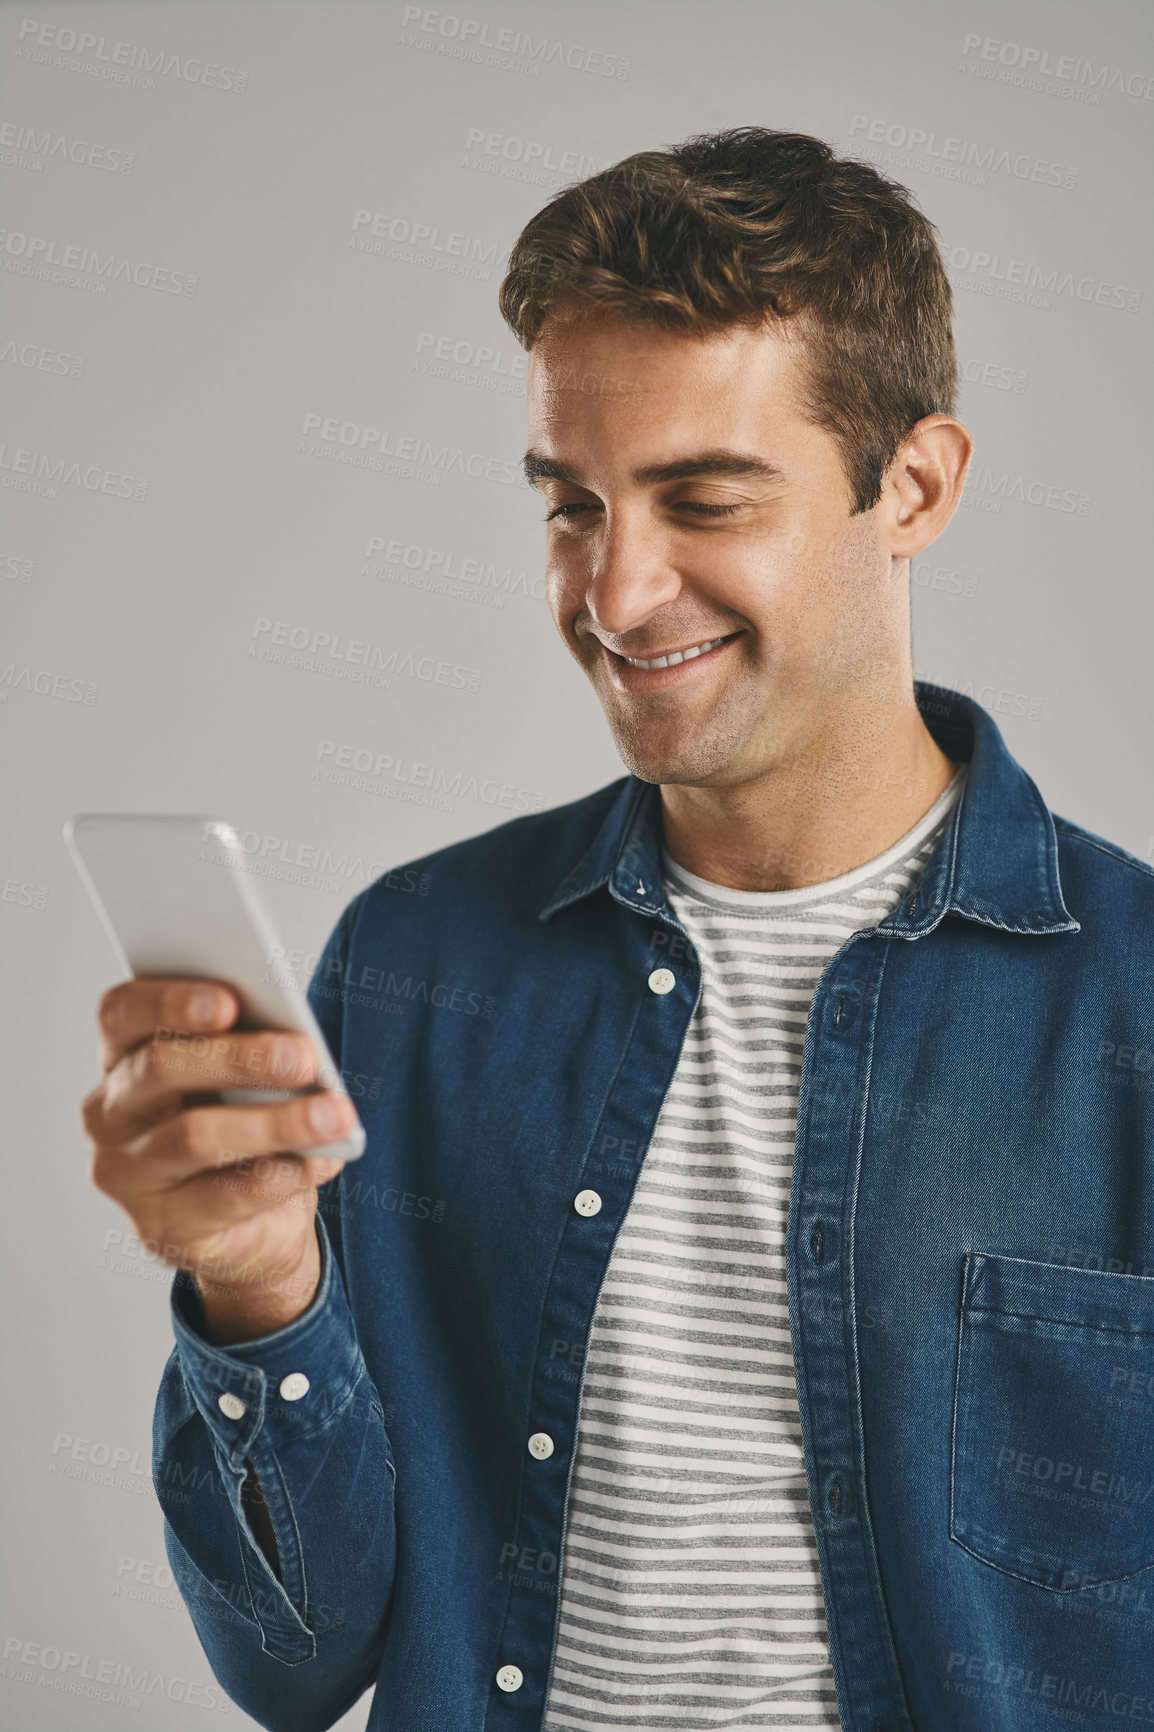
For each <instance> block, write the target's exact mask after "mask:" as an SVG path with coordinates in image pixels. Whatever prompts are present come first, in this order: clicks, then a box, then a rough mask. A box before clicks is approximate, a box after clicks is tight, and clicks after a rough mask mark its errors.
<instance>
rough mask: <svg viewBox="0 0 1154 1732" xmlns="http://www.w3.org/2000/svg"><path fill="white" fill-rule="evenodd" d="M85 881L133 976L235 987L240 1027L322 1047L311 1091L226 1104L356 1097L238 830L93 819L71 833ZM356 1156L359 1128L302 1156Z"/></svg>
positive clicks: (73, 823) (255, 1092) (203, 823)
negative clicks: (330, 1092) (325, 1093)
mask: <svg viewBox="0 0 1154 1732" xmlns="http://www.w3.org/2000/svg"><path fill="white" fill-rule="evenodd" d="M64 840H65V841H66V842H67V844H68V847H69V851H70V852H71V854H72V858H73V860H74V861H75V862H76V866H77V869H78V870H79V872H80V876H81V877H82V878H83V880H84V882H85V884H86V885H87V886H88V889H89V892H90V894H91V896H92V900H93V901H94V902H95V904H96V909H97V912H98V914H99V915H100V918H101V920H102V922H103V924H104V929H105V931H106V932H107V933H108V936H109V938H110V939H111V941H112V946H113V949H114V950H115V951H116V954H117V956H118V958H119V960H120V962H121V965H122V966H123V968H124V970H125V972H126V973H128V974H134V975H149V974H166V975H176V976H188V977H189V978H196V979H200V980H223V981H226V982H227V984H228V985H229V986H231V987H232V988H233V989H234V991H235V992H236V993H237V995H238V997H239V999H240V1004H241V1010H240V1016H239V1017H238V1018H237V1021H236V1023H235V1025H234V1026H235V1027H237V1028H241V1029H245V1028H254V1029H255V1028H277V1029H295V1030H297V1031H299V1032H300V1033H302V1034H307V1035H308V1036H309V1038H310V1040H312V1042H313V1043H314V1045H315V1046H316V1049H317V1053H318V1055H319V1058H320V1063H321V1069H320V1074H319V1078H318V1081H317V1082H316V1083H315V1084H313V1085H311V1087H310V1089H308V1090H305V1091H301V1090H299V1089H262V1088H253V1089H248V1088H238V1089H222V1090H220V1091H218V1098H219V1099H220V1100H221V1101H223V1102H225V1104H227V1105H243V1104H247V1103H249V1102H257V1101H278V1100H289V1099H291V1098H292V1096H293V1095H294V1094H299V1093H301V1092H306V1093H308V1092H313V1091H314V1090H315V1089H317V1088H327V1089H334V1090H336V1091H337V1092H338V1093H341V1094H347V1093H348V1090H347V1089H346V1088H345V1085H344V1083H343V1081H342V1080H341V1074H340V1071H339V1070H338V1069H337V1066H336V1065H335V1064H334V1062H333V1057H332V1054H331V1053H330V1052H329V1049H328V1047H327V1045H326V1043H325V1037H324V1035H323V1034H322V1033H321V1030H320V1026H319V1024H318V1023H317V1019H316V1017H315V1016H314V1015H313V1013H312V1009H311V1007H310V1005H309V1002H308V999H307V998H306V997H305V993H304V990H303V987H302V985H301V983H300V982H299V981H298V980H297V979H296V978H295V977H294V976H293V975H292V973H291V972H290V971H289V970H288V969H287V968H286V967H285V966H284V961H285V950H284V947H283V945H282V944H281V943H280V940H279V938H278V936H277V932H276V928H275V927H274V925H273V922H272V920H271V918H270V917H269V914H268V910H267V909H266V908H265V906H264V903H263V902H262V901H261V898H260V896H259V894H258V893H257V887H256V885H255V883H254V882H253V879H252V876H251V874H250V873H249V871H248V869H247V863H246V860H245V855H244V850H243V849H242V848H241V846H240V840H239V838H238V836H237V833H236V831H235V830H234V829H233V827H232V825H231V824H226V823H223V822H222V821H221V820H220V819H217V818H204V817H198V816H194V815H187V816H186V815H184V814H170V813H156V814H154V813H135V812H82V813H80V814H79V815H78V816H77V817H75V818H70V819H69V821H68V823H67V824H66V825H65V826H64ZM299 1152H300V1153H301V1154H305V1155H325V1156H330V1157H332V1158H334V1159H338V1160H345V1161H352V1160H356V1159H357V1157H358V1156H359V1155H363V1154H364V1152H365V1132H364V1128H363V1127H362V1126H361V1125H360V1124H359V1123H358V1124H356V1125H355V1126H354V1127H353V1129H352V1130H351V1131H350V1132H349V1134H348V1136H347V1137H345V1138H343V1139H342V1140H341V1141H340V1142H338V1143H323V1144H320V1145H318V1146H317V1147H315V1148H309V1149H302V1150H300V1151H299Z"/></svg>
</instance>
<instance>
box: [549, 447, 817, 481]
mask: <svg viewBox="0 0 1154 1732" xmlns="http://www.w3.org/2000/svg"><path fill="white" fill-rule="evenodd" d="M523 466H524V470H525V478H526V480H528V481H529V482H531V483H534V484H535V483H536V482H538V481H560V482H564V483H568V484H569V485H570V486H572V487H581V486H583V485H584V483H583V482H582V480H581V476H580V474H579V472H578V471H577V470H576V469H574V468H573V466H572V465H571V464H569V463H559V462H558V461H557V459H556V458H553V457H546V456H544V455H543V453H542V452H540V451H534V450H532V449H530V450H528V451H526V453H525V456H524V459H523ZM699 475H733V476H740V475H755V476H758V477H759V478H760V479H761V480H763V481H784V480H785V473H784V471H783V470H782V469H781V468H780V467H779V466H778V465H777V464H776V463H771V462H770V460H769V458H768V457H758V456H756V455H755V453H753V452H751V451H726V450H713V451H697V452H695V453H694V454H693V456H692V457H679V458H678V459H677V461H676V462H674V463H649V464H646V465H645V467H644V468H642V469H635V470H634V471H633V480H634V481H635V482H636V483H637V484H638V485H639V486H641V487H649V486H653V485H654V484H655V483H660V482H662V481H692V480H693V479H694V478H695V477H696V476H699Z"/></svg>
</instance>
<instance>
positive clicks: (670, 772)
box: [615, 735, 724, 783]
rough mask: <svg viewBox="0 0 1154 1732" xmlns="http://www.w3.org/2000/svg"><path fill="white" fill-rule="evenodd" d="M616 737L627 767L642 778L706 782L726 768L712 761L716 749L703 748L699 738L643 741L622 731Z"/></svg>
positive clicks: (654, 780) (664, 780)
mask: <svg viewBox="0 0 1154 1732" xmlns="http://www.w3.org/2000/svg"><path fill="white" fill-rule="evenodd" d="M615 741H616V745H617V751H618V754H619V756H620V758H621V761H622V763H623V764H624V765H625V768H626V769H627V770H628V771H629V772H630V774H631V775H634V776H636V777H637V778H638V779H639V780H640V781H642V782H666V783H676V782H687V783H694V782H704V781H708V780H709V778H710V777H711V776H712V775H714V774H716V772H717V771H718V770H719V769H722V768H724V765H723V764H718V763H716V762H714V761H713V759H714V757H715V754H714V753H706V752H705V751H703V750H702V747H701V744H700V742H694V741H691V740H687V741H683V742H676V743H675V742H673V741H665V742H661V743H658V742H656V741H645V742H642V741H639V740H636V739H622V738H621V736H620V735H616V736H615Z"/></svg>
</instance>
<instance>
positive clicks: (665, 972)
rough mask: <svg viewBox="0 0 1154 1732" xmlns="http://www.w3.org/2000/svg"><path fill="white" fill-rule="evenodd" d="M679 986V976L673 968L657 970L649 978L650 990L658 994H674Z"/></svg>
mask: <svg viewBox="0 0 1154 1732" xmlns="http://www.w3.org/2000/svg"><path fill="white" fill-rule="evenodd" d="M676 985H677V976H676V975H675V974H674V972H673V970H672V969H671V968H655V969H654V970H653V973H652V974H651V975H650V976H649V990H650V992H656V993H657V994H659V995H660V994H663V993H666V992H672V991H673V988H674V987H675V986H676Z"/></svg>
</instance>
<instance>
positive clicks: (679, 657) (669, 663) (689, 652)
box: [618, 632, 738, 668]
mask: <svg viewBox="0 0 1154 1732" xmlns="http://www.w3.org/2000/svg"><path fill="white" fill-rule="evenodd" d="M737 635H738V634H737V632H730V633H729V634H728V635H727V636H726V637H711V638H707V639H706V641H705V642H704V643H697V644H691V645H690V647H689V648H688V649H683V650H668V651H667V652H666V654H665V655H661V656H652V657H650V659H649V660H648V661H643V660H642V659H641V657H640V656H624V655H623V656H622V657H621V660H622V661H623V662H628V663H629V666H630V667H631V668H672V667H676V666H677V663H678V662H688V661H692V660H693V658H694V657H695V656H703V655H705V654H706V653H707V652H708V651H709V650H713V649H716V648H717V646H718V644H723V643H728V642H729V639H730V638H731V637H736V636H737ZM618 653H620V652H618Z"/></svg>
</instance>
